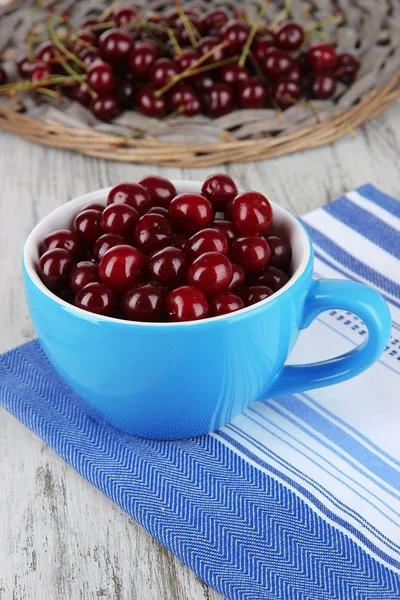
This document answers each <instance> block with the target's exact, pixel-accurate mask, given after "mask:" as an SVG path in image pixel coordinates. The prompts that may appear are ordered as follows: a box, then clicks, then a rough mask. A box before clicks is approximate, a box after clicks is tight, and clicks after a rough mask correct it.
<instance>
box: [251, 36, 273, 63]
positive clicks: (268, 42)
mask: <svg viewBox="0 0 400 600" xmlns="http://www.w3.org/2000/svg"><path fill="white" fill-rule="evenodd" d="M273 47H274V40H273V38H271V37H270V36H263V37H259V38H257V39H256V40H255V41H254V42H253V45H252V48H251V51H252V53H253V55H254V58H255V59H256V61H257V62H258V63H260V64H261V63H262V62H263V60H264V57H265V55H266V54H267V52H268V50H270V49H271V48H273Z"/></svg>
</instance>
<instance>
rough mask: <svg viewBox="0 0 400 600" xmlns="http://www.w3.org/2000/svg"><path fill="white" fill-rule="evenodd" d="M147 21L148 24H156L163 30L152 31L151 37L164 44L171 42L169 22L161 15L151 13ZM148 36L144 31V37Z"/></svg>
mask: <svg viewBox="0 0 400 600" xmlns="http://www.w3.org/2000/svg"><path fill="white" fill-rule="evenodd" d="M146 21H147V23H148V24H150V23H154V24H155V25H158V26H161V28H157V29H151V34H148V35H151V37H152V38H155V39H157V40H159V41H160V42H162V43H164V44H165V43H167V44H168V42H169V36H168V32H167V31H168V29H167V28H168V22H167V20H166V19H165V18H164V17H162V16H161V15H160V14H159V13H151V14H150V16H147V17H146ZM145 35H146V34H145V32H144V31H142V37H144V36H145Z"/></svg>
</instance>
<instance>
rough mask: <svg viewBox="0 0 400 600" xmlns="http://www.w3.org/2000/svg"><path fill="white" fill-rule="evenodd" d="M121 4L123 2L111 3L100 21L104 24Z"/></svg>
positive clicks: (118, 0)
mask: <svg viewBox="0 0 400 600" xmlns="http://www.w3.org/2000/svg"><path fill="white" fill-rule="evenodd" d="M120 4H121V0H114V2H111V4H110V6H109V7H108V8H106V10H105V11H104V12H103V13H102V14H101V15H100V17H99V21H101V22H103V21H106V20H107V19H108V17H109V16H110V15H111V14H112V13H113V12H114V10H115V9H116V8H118V6H119V5H120Z"/></svg>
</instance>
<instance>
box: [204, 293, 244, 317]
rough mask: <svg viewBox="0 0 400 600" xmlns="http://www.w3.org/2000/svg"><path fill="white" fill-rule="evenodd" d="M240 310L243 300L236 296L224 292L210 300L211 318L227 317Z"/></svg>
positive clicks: (242, 306)
mask: <svg viewBox="0 0 400 600" xmlns="http://www.w3.org/2000/svg"><path fill="white" fill-rule="evenodd" d="M241 308H244V302H243V300H242V299H241V298H239V296H236V294H232V292H224V293H223V294H220V295H219V296H217V297H216V298H211V300H210V311H211V315H212V316H213V317H219V316H220V315H227V314H229V313H232V312H236V311H237V310H240V309H241Z"/></svg>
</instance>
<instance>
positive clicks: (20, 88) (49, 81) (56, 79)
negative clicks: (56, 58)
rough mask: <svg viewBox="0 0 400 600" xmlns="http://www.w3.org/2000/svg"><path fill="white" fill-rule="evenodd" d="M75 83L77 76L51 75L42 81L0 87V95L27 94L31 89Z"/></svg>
mask: <svg viewBox="0 0 400 600" xmlns="http://www.w3.org/2000/svg"><path fill="white" fill-rule="evenodd" d="M77 81H79V76H76V75H75V76H72V75H71V76H68V75H53V76H52V77H47V78H46V77H45V78H44V79H38V80H37V81H18V82H17V83H7V84H5V85H1V86H0V94H1V93H5V94H7V93H9V92H29V91H30V90H31V89H36V88H38V87H45V86H48V85H54V84H56V83H61V84H64V85H69V84H70V85H72V84H74V83H76V82H77Z"/></svg>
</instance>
